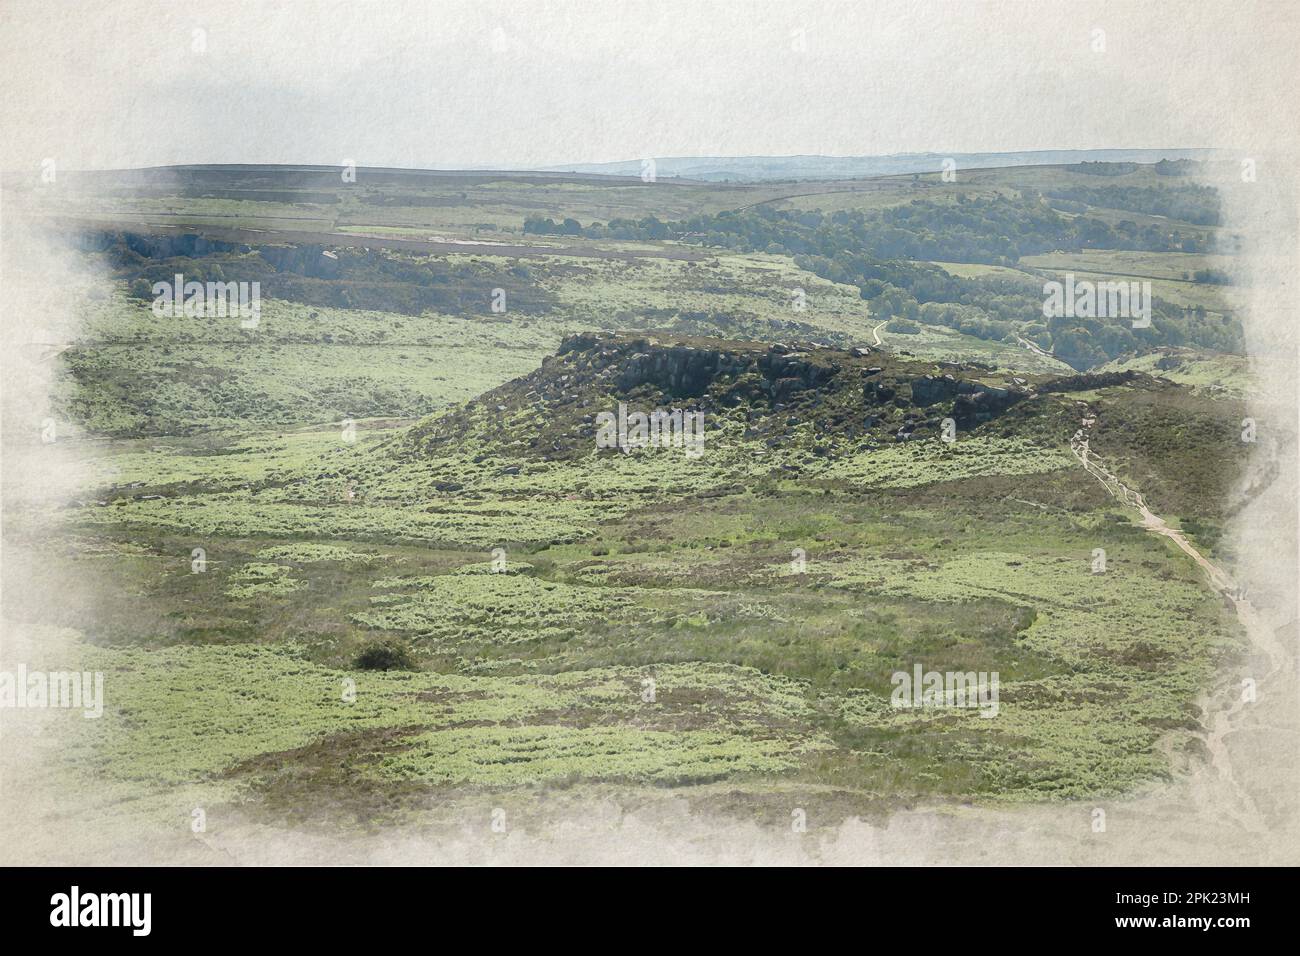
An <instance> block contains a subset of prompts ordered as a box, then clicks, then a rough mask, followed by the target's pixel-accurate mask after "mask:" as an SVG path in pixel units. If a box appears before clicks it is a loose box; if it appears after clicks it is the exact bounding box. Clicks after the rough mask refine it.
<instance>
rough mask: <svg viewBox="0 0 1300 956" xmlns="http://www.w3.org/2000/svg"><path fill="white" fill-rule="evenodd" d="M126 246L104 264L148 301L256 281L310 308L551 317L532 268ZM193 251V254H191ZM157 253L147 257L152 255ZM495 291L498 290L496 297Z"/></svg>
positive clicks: (313, 251)
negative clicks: (198, 287) (179, 288)
mask: <svg viewBox="0 0 1300 956" xmlns="http://www.w3.org/2000/svg"><path fill="white" fill-rule="evenodd" d="M134 245H135V246H136V247H137V248H132V247H130V246H128V245H127V244H126V243H125V242H115V243H110V244H108V245H107V246H106V247H105V248H104V250H103V251H104V253H105V258H106V260H107V261H108V262H110V263H111V265H112V268H113V270H114V272H115V274H116V275H117V276H118V277H119V278H122V279H125V280H127V282H128V289H129V290H130V294H131V295H132V296H134V297H136V298H139V299H144V300H151V299H152V298H153V286H154V284H155V283H158V282H166V283H172V282H173V281H174V278H175V276H176V275H177V274H178V273H179V274H181V275H183V276H184V278H185V281H186V282H203V283H207V282H249V283H252V282H257V283H260V293H261V295H262V296H265V297H268V298H277V299H286V300H289V301H294V302H302V303H305V304H307V305H316V306H326V307H335V308H346V309H375V310H377V311H383V312H400V313H404V314H407V315H419V314H420V313H421V312H424V311H426V310H431V311H436V312H445V313H450V314H458V313H469V314H491V313H492V311H493V303H494V300H495V301H497V302H500V304H501V306H503V307H505V308H508V309H509V310H510V311H517V312H526V313H542V312H546V311H549V309H550V307H551V305H552V303H553V301H554V297H553V296H552V295H551V294H550V293H549V292H547V291H546V290H545V289H543V288H541V287H540V286H539V285H537V283H536V282H535V281H534V280H533V277H532V275H531V274H530V272H529V270H528V267H527V266H524V265H522V264H517V265H514V266H510V267H504V268H503V267H501V266H497V265H488V264H483V263H456V262H450V261H448V260H447V259H445V258H437V257H428V258H423V257H421V258H416V257H412V256H405V255H401V254H395V253H390V252H384V251H381V250H378V249H347V248H342V249H337V250H330V253H329V254H328V255H327V254H326V250H325V249H324V248H323V247H321V246H313V245H300V246H299V245H266V246H259V247H243V249H217V250H213V251H211V252H210V253H206V254H205V253H202V252H196V253H195V254H193V255H172V254H171V253H174V252H176V251H177V250H176V249H175V248H173V247H171V246H167V245H162V246H159V247H158V248H156V249H155V248H152V247H150V248H147V249H146V250H145V251H144V252H141V251H140V248H138V247H139V243H135V244H134ZM187 251H188V250H187ZM151 252H152V253H155V254H156V256H155V255H150V253H151ZM497 290H500V291H499V292H498V291H497Z"/></svg>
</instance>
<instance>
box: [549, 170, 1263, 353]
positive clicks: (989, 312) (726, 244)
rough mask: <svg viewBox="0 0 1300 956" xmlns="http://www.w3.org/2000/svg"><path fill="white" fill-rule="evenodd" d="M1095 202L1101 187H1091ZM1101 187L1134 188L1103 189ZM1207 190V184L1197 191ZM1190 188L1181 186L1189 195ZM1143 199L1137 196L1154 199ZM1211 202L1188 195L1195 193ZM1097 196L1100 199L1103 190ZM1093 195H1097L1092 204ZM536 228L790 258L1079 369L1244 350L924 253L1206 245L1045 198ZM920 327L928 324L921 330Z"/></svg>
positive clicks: (1191, 234) (1207, 326) (1192, 322)
mask: <svg viewBox="0 0 1300 956" xmlns="http://www.w3.org/2000/svg"><path fill="white" fill-rule="evenodd" d="M1079 188H1080V189H1083V190H1084V191H1085V192H1084V193H1082V194H1081V195H1086V196H1089V197H1092V194H1091V190H1093V189H1094V187H1079ZM1099 188H1100V190H1101V191H1106V190H1110V189H1120V190H1125V189H1126V187H1099ZM1188 188H1190V189H1192V190H1195V189H1196V188H1197V187H1188ZM1183 189H1184V187H1178V188H1177V191H1179V192H1181V191H1182V190H1183ZM1142 192H1144V190H1139V191H1138V193H1134V194H1132V196H1133V197H1137V198H1133V199H1132V201H1135V202H1137V201H1147V200H1145V199H1143V198H1141V197H1139V193H1142ZM1193 197H1195V198H1196V199H1198V200H1199V199H1202V198H1203V197H1202V196H1201V194H1200V193H1199V192H1195V193H1192V192H1188V193H1186V194H1184V195H1183V197H1182V198H1183V199H1184V200H1185V201H1187V202H1191V199H1192V198H1193ZM1092 198H1095V197H1092ZM1081 201H1086V200H1081ZM524 229H525V232H532V233H537V234H547V235H582V236H587V237H591V238H620V239H665V238H672V239H677V240H681V241H686V242H697V243H701V244H704V245H710V246H717V247H721V248H725V249H734V250H737V251H741V252H766V253H771V254H776V255H789V256H792V257H793V258H794V261H795V264H796V265H798V266H799V267H800V268H802V269H805V270H807V271H809V272H812V273H815V274H816V275H819V276H821V277H823V278H826V279H829V280H831V281H833V282H838V283H843V284H846V285H853V286H856V287H857V288H858V290H859V292H860V294H861V296H862V298H863V299H865V300H867V302H868V304H869V307H870V309H871V312H872V314H873V315H875V316H879V317H881V318H887V319H889V320H890V322H891V324H890V326H888V327H889V328H890V329H891V330H893V331H896V332H904V333H906V332H908V331H911V330H912V326H913V325H914V324H915V323H918V322H924V323H926V324H930V325H941V326H946V327H948V328H952V329H955V330H957V331H959V332H962V333H964V334H967V335H973V336H977V337H979V338H983V339H991V340H998V341H1005V342H1008V343H1012V344H1014V343H1016V342H1017V340H1018V339H1019V338H1022V337H1023V338H1025V339H1028V340H1030V341H1033V342H1035V343H1036V344H1037V345H1039V346H1040V347H1041V348H1043V349H1046V350H1050V351H1052V352H1053V353H1054V354H1056V355H1057V356H1058V357H1060V358H1061V359H1062V360H1064V361H1066V362H1068V363H1070V364H1071V365H1072V366H1074V367H1075V368H1079V369H1086V368H1090V367H1092V366H1094V365H1097V364H1102V363H1104V362H1106V361H1108V360H1110V359H1112V358H1115V357H1118V356H1119V355H1122V354H1125V353H1127V352H1132V351H1135V350H1139V349H1141V348H1144V347H1153V346H1158V345H1197V346H1201V347H1204V348H1211V349H1218V350H1223V351H1233V350H1239V349H1240V347H1241V329H1240V326H1239V325H1238V324H1237V323H1236V322H1235V320H1233V319H1231V318H1230V317H1229V318H1224V317H1220V316H1211V315H1208V314H1206V313H1205V312H1204V310H1200V311H1199V312H1183V311H1181V310H1179V309H1178V308H1176V307H1175V306H1173V305H1170V304H1169V303H1166V302H1161V301H1156V302H1155V303H1154V304H1153V308H1152V321H1151V325H1150V327H1148V328H1139V329H1134V328H1132V323H1131V322H1130V321H1127V320H1123V319H1118V320H1117V319H1115V318H1108V319H1096V320H1094V319H1080V318H1067V317H1059V318H1046V317H1044V315H1043V303H1044V291H1043V286H1042V281H1041V280H1038V279H1036V278H1032V277H1029V276H1015V275H988V276H981V277H978V278H973V279H965V278H961V277H958V276H954V275H952V274H951V273H949V272H948V271H947V270H945V269H943V268H941V267H939V266H936V265H934V264H933V263H932V262H927V261H924V260H937V261H941V262H942V261H949V262H975V263H987V264H992V265H1010V264H1014V263H1015V262H1016V261H1017V260H1018V259H1019V258H1020V257H1021V256H1023V255H1030V254H1033V253H1040V252H1048V251H1055V250H1070V251H1073V250H1081V249H1090V248H1098V249H1138V250H1147V251H1182V252H1192V251H1200V250H1201V249H1202V248H1203V247H1204V246H1205V245H1207V244H1208V242H1209V239H1208V237H1207V236H1204V235H1201V234H1197V233H1196V232H1195V231H1189V230H1187V229H1186V228H1185V227H1184V229H1183V230H1182V231H1180V230H1178V229H1176V228H1172V227H1158V226H1148V227H1145V228H1142V227H1139V226H1137V225H1136V224H1135V223H1133V222H1128V221H1125V222H1120V223H1117V224H1115V225H1114V226H1111V225H1110V224H1108V223H1105V222H1102V221H1101V220H1098V219H1092V218H1088V217H1087V216H1074V217H1068V216H1062V215H1061V214H1060V213H1058V212H1057V211H1056V210H1054V209H1052V208H1051V206H1049V205H1048V204H1047V203H1046V202H1044V201H1042V200H1040V199H1037V198H1034V199H1025V198H1012V197H1001V196H1000V197H992V198H982V197H981V198H973V199H972V198H968V197H966V196H962V195H959V196H958V197H957V200H956V201H955V202H942V203H939V202H932V201H924V200H916V201H914V202H912V203H909V204H907V205H903V206H897V207H892V208H887V209H881V210H875V211H870V212H863V211H858V210H840V211H837V212H833V213H829V214H827V213H822V212H818V211H807V210H804V211H801V210H781V209H774V208H771V207H770V206H757V207H753V208H750V209H744V210H734V211H728V212H721V213H718V214H716V215H700V216H695V217H692V218H690V219H686V220H680V221H672V222H664V221H661V220H659V219H657V218H655V217H653V216H649V217H646V218H644V219H638V220H631V219H617V220H611V221H610V222H609V223H608V224H602V223H593V224H591V225H590V226H585V227H584V226H582V225H581V224H580V223H578V222H577V221H576V220H572V219H569V220H565V221H563V222H561V223H555V222H554V221H553V220H551V219H545V218H541V217H534V218H530V219H529V220H528V221H527V222H526V223H525V227H524ZM918 328H919V326H918Z"/></svg>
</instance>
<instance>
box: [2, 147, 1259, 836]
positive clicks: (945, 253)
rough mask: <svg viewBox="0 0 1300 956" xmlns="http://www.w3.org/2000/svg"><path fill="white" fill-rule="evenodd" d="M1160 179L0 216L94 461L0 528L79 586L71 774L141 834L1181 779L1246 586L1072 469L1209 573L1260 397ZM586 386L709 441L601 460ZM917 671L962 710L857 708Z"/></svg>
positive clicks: (845, 807)
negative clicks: (1095, 306) (86, 273)
mask: <svg viewBox="0 0 1300 956" xmlns="http://www.w3.org/2000/svg"><path fill="white" fill-rule="evenodd" d="M1195 173H1196V166H1195V164H1193V163H1190V162H1188V161H1186V160H1183V161H1176V162H1165V163H1160V164H1156V165H1139V164H1136V163H1082V164H1075V165H1067V166H1051V167H1048V166H1036V167H1015V168H1005V169H981V170H970V171H962V172H961V173H960V174H959V176H958V178H957V181H956V182H945V181H944V180H943V178H942V176H941V175H940V174H939V173H933V174H919V173H918V174H909V175H903V176H893V177H880V178H876V179H859V180H844V181H826V182H816V183H814V182H806V181H787V182H782V181H763V182H758V183H738V184H736V183H705V182H691V181H685V180H673V181H662V182H659V183H643V182H641V181H640V180H638V179H631V178H618V177H602V176H597V175H581V174H573V175H568V174H560V173H549V174H493V173H486V172H466V173H442V174H433V173H420V172H416V171H385V170H367V169H360V170H357V171H356V176H355V180H356V181H355V182H344V181H342V180H341V177H340V174H339V171H338V170H337V169H329V168H324V167H310V168H307V167H304V168H302V169H296V170H292V169H277V168H273V167H189V168H184V169H174V170H149V171H136V172H132V173H118V174H82V175H81V176H80V177H77V176H73V175H71V174H69V175H67V176H63V177H61V179H60V183H59V185H58V187H57V188H55V187H54V186H52V185H39V184H38V185H34V186H32V187H30V188H29V189H28V190H26V191H25V192H22V193H21V194H20V196H19V198H18V200H17V201H18V202H19V203H20V204H21V205H23V206H25V207H26V208H28V209H29V210H33V209H39V210H40V212H41V214H42V215H43V216H44V217H46V218H47V219H48V221H49V222H51V223H53V224H55V225H57V227H58V228H59V229H60V230H61V231H62V232H63V233H64V234H66V235H68V236H69V237H71V241H72V242H74V243H75V244H76V247H77V249H78V250H79V255H80V257H81V258H82V260H83V261H84V263H85V264H86V267H87V268H88V269H91V270H94V271H95V273H96V274H98V275H100V276H102V282H101V283H100V284H99V286H98V288H97V290H96V292H95V294H94V295H92V296H91V297H89V298H88V299H87V301H86V302H85V303H84V310H83V316H84V321H83V323H82V326H81V328H80V329H79V330H78V332H77V333H76V335H75V336H73V337H71V338H70V339H69V340H68V341H63V342H58V343H41V344H40V345H39V346H36V347H39V348H44V349H46V350H47V351H49V352H50V353H51V354H52V355H53V360H54V361H55V362H56V363H57V368H58V373H57V376H56V383H55V384H56V387H55V392H54V395H53V403H54V405H53V407H54V409H55V415H56V417H57V420H58V422H59V434H60V440H62V441H68V442H77V443H79V447H80V451H81V454H82V455H83V457H84V458H85V459H86V461H87V462H88V465H89V468H90V472H91V475H92V479H91V481H90V482H89V483H88V484H87V486H86V487H85V488H84V490H83V492H82V493H81V494H79V495H78V496H77V497H75V498H74V499H72V500H68V501H63V502H58V503H57V505H58V506H57V507H54V508H44V509H22V510H19V511H17V512H15V513H11V514H7V515H6V518H5V523H6V530H7V532H8V533H10V534H16V535H18V536H20V537H22V538H24V539H25V540H27V541H29V542H30V543H31V547H32V549H33V551H35V552H39V553H40V554H41V556H42V557H41V560H42V561H44V562H46V563H47V564H48V567H49V568H50V573H51V574H75V575H78V576H81V577H84V578H88V579H91V580H94V581H98V582H101V584H102V588H101V592H100V593H101V599H100V600H99V602H98V603H97V604H96V605H95V606H94V607H93V608H79V607H76V606H69V607H67V608H65V609H61V610H60V611H59V612H58V613H59V619H58V621H57V624H58V625H59V626H60V627H61V628H63V629H65V631H66V632H67V633H69V634H72V635H75V640H76V642H77V646H78V647H80V648H81V649H82V653H83V655H84V660H83V666H85V667H86V668H87V669H94V670H101V671H103V672H104V673H105V675H106V687H107V700H106V709H105V717H104V719H102V720H99V721H86V722H83V723H84V724H85V726H84V727H83V726H79V727H78V728H77V730H78V734H77V737H76V739H75V742H74V746H72V747H71V748H70V750H69V753H68V755H67V759H66V766H64V767H63V768H62V769H60V770H59V771H58V772H59V773H66V774H67V775H68V779H69V780H72V781H79V782H80V783H81V785H82V786H83V787H84V784H85V782H86V781H94V788H93V789H94V793H95V797H94V802H95V804H96V807H97V808H98V810H99V812H107V813H113V814H116V815H127V816H132V817H133V818H138V820H139V821H140V823H141V825H142V826H146V827H169V826H175V827H179V828H184V827H187V826H188V822H189V820H190V814H191V810H192V808H194V807H198V806H202V807H205V808H207V812H208V813H209V815H213V814H214V813H219V808H221V807H223V806H230V807H238V808H239V809H240V811H241V812H244V813H252V814H256V815H261V816H265V817H267V818H272V819H288V820H292V821H295V822H311V823H323V822H328V823H329V824H331V825H337V824H346V825H349V826H351V825H359V826H381V825H386V824H388V823H392V822H395V821H407V820H415V821H429V820H436V819H438V818H439V815H449V814H454V813H463V812H466V808H477V809H475V810H472V811H471V812H484V811H483V809H482V808H484V807H487V808H491V807H495V806H503V807H507V808H509V809H510V810H511V812H512V813H517V814H518V815H519V817H521V818H522V819H525V820H526V819H527V818H528V815H529V813H531V812H535V811H536V808H537V807H539V806H540V805H542V804H543V803H544V802H545V800H547V799H551V798H554V797H555V795H557V794H564V795H567V796H582V795H588V794H594V793H609V794H616V795H617V797H618V799H619V800H621V801H624V802H629V801H631V802H636V801H642V802H644V801H653V800H655V799H658V798H660V797H662V796H664V795H672V796H674V797H681V796H685V797H687V798H688V799H690V800H692V801H694V802H698V804H699V805H701V806H702V807H707V808H709V809H711V810H714V811H718V812H727V813H735V814H739V815H743V816H747V817H752V818H755V819H758V820H761V821H765V822H770V823H771V824H772V825H775V826H788V825H789V819H790V810H791V808H792V807H803V808H808V813H809V821H810V825H816V826H820V825H833V824H834V823H835V822H837V821H838V820H841V819H843V818H844V817H846V816H848V815H875V814H885V813H888V812H889V811H890V810H891V809H893V808H896V807H899V806H904V805H911V804H915V803H918V802H924V801H931V802H944V801H950V802H970V801H987V802H1027V801H1042V800H1060V799H1082V798H1098V797H1104V796H1116V795H1123V794H1128V793H1132V792H1135V791H1137V790H1139V789H1141V788H1142V787H1145V786H1150V785H1152V784H1155V783H1158V782H1159V781H1161V780H1165V779H1168V778H1169V777H1170V776H1171V775H1174V774H1177V773H1180V772H1184V771H1186V770H1187V769H1189V768H1190V767H1193V766H1196V765H1198V764H1201V763H1204V762H1205V761H1207V760H1208V759H1210V756H1209V754H1208V753H1207V749H1206V745H1205V736H1206V731H1205V729H1204V726H1203V720H1204V717H1205V714H1206V710H1207V708H1209V707H1211V706H1213V698H1214V694H1215V693H1216V691H1217V690H1218V688H1217V686H1216V683H1215V680H1214V677H1215V674H1216V672H1217V671H1218V670H1219V669H1221V668H1222V667H1224V666H1225V665H1226V664H1228V663H1229V662H1231V661H1232V660H1234V659H1237V658H1238V657H1239V656H1240V655H1241V654H1242V653H1243V639H1242V636H1241V632H1240V629H1239V627H1238V625H1237V622H1236V618H1235V616H1234V614H1233V602H1232V600H1231V599H1230V598H1229V597H1227V596H1225V595H1224V594H1221V593H1219V592H1218V591H1217V590H1216V588H1215V587H1213V586H1212V585H1211V584H1209V583H1208V582H1207V580H1206V578H1205V576H1204V574H1203V573H1202V572H1201V570H1200V569H1199V568H1198V567H1197V566H1196V564H1195V563H1194V562H1193V561H1191V560H1190V559H1189V558H1188V557H1187V555H1186V554H1184V553H1183V552H1182V551H1180V550H1179V549H1178V548H1176V547H1175V546H1174V545H1173V544H1172V543H1171V542H1170V541H1169V540H1167V539H1166V538H1164V537H1160V536H1157V535H1152V534H1149V533H1148V532H1147V531H1146V530H1144V528H1143V526H1142V524H1141V521H1140V519H1139V517H1138V515H1137V514H1136V512H1135V511H1134V510H1133V509H1132V508H1131V507H1129V506H1128V504H1126V503H1125V502H1124V501H1122V500H1117V499H1116V498H1115V497H1113V496H1112V495H1111V494H1110V493H1109V492H1108V490H1107V488H1106V487H1104V486H1103V484H1102V483H1101V482H1099V481H1098V480H1097V478H1096V477H1094V475H1093V474H1090V473H1089V472H1088V471H1087V470H1085V469H1084V468H1083V467H1081V465H1080V461H1079V460H1078V458H1077V457H1076V453H1075V452H1074V451H1072V442H1071V439H1072V436H1076V433H1081V431H1082V430H1084V429H1086V430H1087V434H1088V439H1089V441H1090V444H1091V451H1092V453H1094V454H1095V455H1097V456H1100V459H1101V460H1104V461H1105V463H1106V465H1107V467H1108V468H1110V469H1112V470H1113V473H1114V475H1115V476H1116V477H1117V478H1118V479H1119V480H1121V481H1122V482H1123V483H1124V484H1125V485H1127V486H1128V487H1129V488H1132V489H1136V490H1138V491H1140V493H1141V494H1142V496H1143V497H1144V499H1145V502H1146V503H1147V505H1149V507H1150V508H1151V509H1152V510H1153V511H1154V512H1156V513H1157V514H1159V515H1160V516H1161V517H1162V518H1163V519H1164V520H1165V521H1166V522H1168V523H1169V525H1170V526H1171V527H1173V528H1175V529H1178V530H1180V533H1181V534H1182V535H1184V536H1185V539H1186V540H1187V541H1188V542H1190V543H1191V545H1192V546H1194V547H1195V548H1196V549H1197V550H1198V551H1199V552H1200V553H1201V554H1203V555H1205V556H1206V557H1207V558H1209V559H1210V560H1212V561H1213V562H1215V563H1216V564H1217V565H1219V566H1220V567H1227V568H1230V567H1231V565H1232V560H1233V555H1232V553H1231V550H1230V541H1229V539H1228V538H1227V537H1226V535H1225V529H1226V526H1227V523H1228V521H1229V520H1230V519H1231V517H1232V515H1233V513H1234V512H1235V510H1236V509H1237V508H1239V507H1240V505H1241V499H1240V498H1239V497H1238V491H1237V489H1238V485H1239V479H1240V477H1241V476H1242V474H1243V473H1244V472H1245V470H1246V469H1247V467H1248V466H1249V465H1250V463H1251V462H1250V456H1251V453H1252V449H1253V447H1254V446H1252V445H1249V444H1246V443H1243V441H1242V439H1241V431H1242V419H1243V416H1244V415H1245V405H1244V401H1245V399H1246V397H1247V396H1248V395H1249V394H1250V381H1249V376H1248V374H1247V367H1246V363H1245V359H1244V356H1242V355H1241V350H1242V334H1241V327H1240V324H1239V321H1238V318H1237V317H1236V316H1235V315H1234V313H1233V311H1232V309H1231V308H1230V306H1229V297H1228V295H1227V293H1228V291H1229V290H1228V289H1227V284H1228V283H1230V282H1231V281H1233V278H1232V276H1233V255H1234V249H1235V239H1234V237H1233V235H1232V233H1231V230H1230V229H1229V228H1228V227H1227V226H1225V225H1224V223H1223V222H1222V221H1221V211H1220V209H1219V204H1218V200H1217V196H1216V195H1215V193H1214V192H1213V190H1210V189H1208V188H1207V187H1204V186H1200V185H1197V184H1196V176H1195ZM176 273H183V274H184V275H185V277H186V278H187V279H197V280H200V281H205V280H210V281H250V282H251V281H258V282H260V283H261V294H262V297H263V298H262V303H261V313H260V319H259V321H258V323H257V325H256V327H255V328H244V327H241V325H240V323H239V320H238V319H236V318H231V317H210V316H191V317H185V316H178V317H174V318H166V317H159V316H157V315H156V314H155V313H154V312H153V311H152V310H151V308H150V305H151V298H152V294H151V289H152V286H153V284H154V283H155V282H158V281H168V280H170V279H171V277H172V276H173V275H174V274H176ZM1067 273H1070V274H1074V275H1075V276H1077V277H1079V278H1092V279H1116V280H1118V279H1124V280H1131V281H1142V280H1146V281H1150V282H1151V283H1152V288H1153V308H1152V321H1151V323H1150V327H1149V328H1139V329H1135V328H1133V327H1132V324H1131V323H1130V322H1128V321H1127V320H1124V319H1115V318H1103V319H1080V318H1066V317H1061V318H1050V319H1049V318H1045V317H1044V315H1043V310H1042V306H1043V283H1044V282H1045V281H1047V280H1049V279H1059V278H1063V277H1064V276H1065V275H1066V274H1067ZM619 402H624V403H627V404H628V405H629V406H630V407H636V408H642V409H645V410H647V411H648V410H651V409H655V408H679V409H682V408H685V409H695V410H701V411H703V412H704V414H705V416H706V417H705V421H706V440H705V444H704V447H703V453H702V454H701V455H699V456H698V457H695V456H688V455H686V454H684V453H683V450H682V449H681V448H652V449H642V450H639V451H634V452H631V453H624V452H621V451H619V450H617V449H600V448H597V445H596V441H595V434H596V424H595V423H596V421H597V417H598V416H599V415H600V413H602V412H611V411H614V410H616V408H617V405H618V403H619ZM945 419H949V420H951V422H952V423H953V424H954V425H955V429H956V431H955V441H946V440H944V435H943V429H944V421H945ZM950 437H951V436H950ZM196 549H198V550H196ZM1096 549H1104V552H1105V556H1106V557H1105V569H1104V571H1101V572H1098V570H1097V567H1096V560H1095V559H1096V553H1097V551H1096ZM917 663H920V664H923V665H924V667H925V669H927V670H937V671H941V672H942V671H960V672H970V671H974V672H993V671H996V672H997V673H998V674H999V675H1000V705H999V711H998V715H997V717H996V718H994V719H986V718H984V717H981V715H980V713H979V712H978V711H976V710H960V709H951V708H949V709H943V708H931V709H916V710H906V709H904V710H900V709H896V708H893V707H891V705H890V689H891V684H890V677H891V674H893V673H894V672H896V671H908V672H910V671H911V670H912V668H913V666H914V665H915V664H917ZM214 808H215V809H214Z"/></svg>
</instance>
